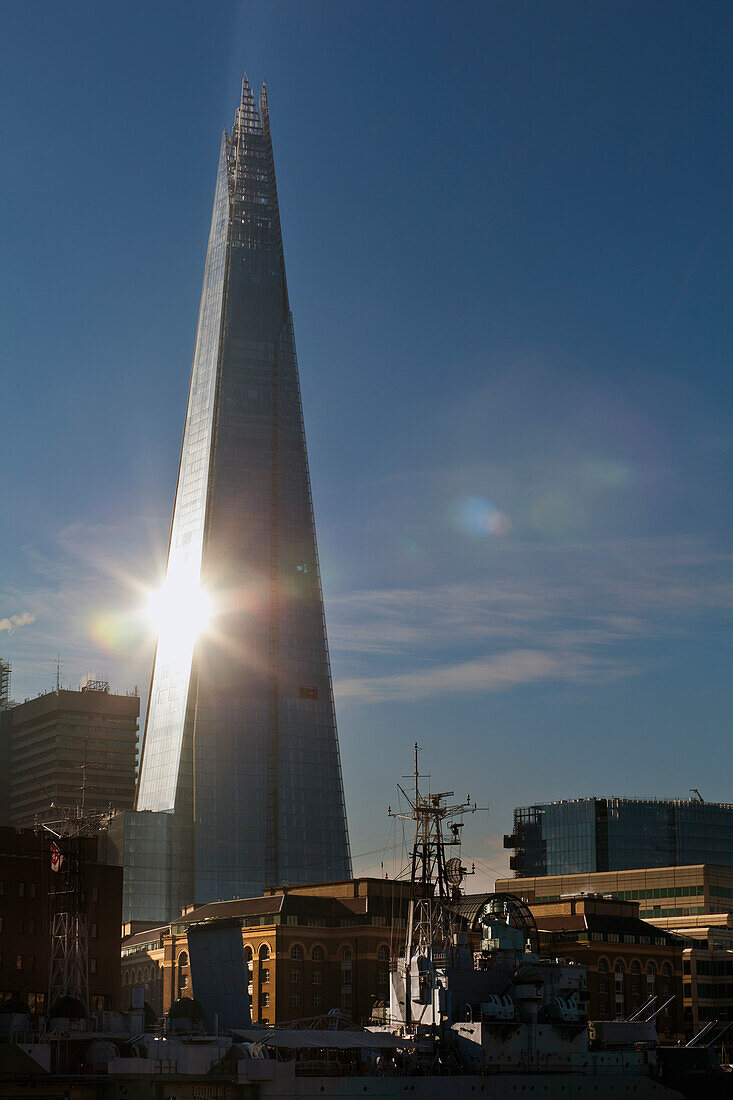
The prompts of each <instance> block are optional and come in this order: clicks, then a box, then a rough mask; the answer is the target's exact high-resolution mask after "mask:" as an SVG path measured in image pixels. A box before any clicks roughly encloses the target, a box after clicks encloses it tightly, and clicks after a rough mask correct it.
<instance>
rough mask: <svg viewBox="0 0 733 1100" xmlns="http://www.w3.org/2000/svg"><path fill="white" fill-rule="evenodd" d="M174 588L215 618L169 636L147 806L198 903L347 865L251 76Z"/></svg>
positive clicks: (218, 216)
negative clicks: (168, 821)
mask: <svg viewBox="0 0 733 1100" xmlns="http://www.w3.org/2000/svg"><path fill="white" fill-rule="evenodd" d="M166 586H168V588H169V591H170V592H171V593H173V594H175V593H180V598H181V599H182V600H184V601H185V600H186V598H187V593H189V592H197V591H198V590H199V588H200V590H202V591H204V592H205V593H206V595H207V597H208V598H209V599H210V601H211V604H212V608H213V620H212V622H211V624H210V626H209V628H208V629H207V630H206V631H205V632H204V633H203V634H201V635H200V636H199V637H198V638H196V639H194V638H193V637H192V638H191V639H190V640H187V639H186V638H185V637H182V636H181V635H180V633H179V634H175V633H172V634H170V635H168V634H166V633H165V632H164V631H161V635H160V637H159V641H158V647H157V653H156V659H155V666H154V671H153V678H152V685H151V694H150V703H149V708H148V715H147V723H146V729H145V737H144V743H143V753H142V761H141V767H140V779H139V787H138V797H137V809H138V810H139V811H158V812H163V813H167V814H172V815H174V816H175V819H176V821H177V828H179V829H180V832H181V836H183V837H188V838H189V841H190V865H191V866H190V878H191V882H190V900H196V901H197V902H206V901H212V900H216V899H221V898H230V897H244V896H249V895H253V894H258V893H260V892H261V891H262V889H263V887H265V886H274V885H279V884H280V883H287V882H291V883H293V882H314V881H318V880H328V879H338V878H346V877H348V876H349V875H350V873H351V861H350V855H349V845H348V836H347V828H346V815H345V808H344V798H343V786H342V779H341V766H340V760H339V747H338V738H337V733H336V722H335V712H334V704H333V692H332V687H331V673H330V665H329V659H328V647H327V641H326V629H325V619H324V613H323V598H322V592H321V581H320V571H319V565H318V555H317V549H316V537H315V525H314V519H313V506H312V500H311V491H310V480H309V474H308V462H307V455H306V445H305V433H304V427H303V416H302V409H301V402H300V384H299V378H298V366H297V360H296V353H295V341H294V336H293V325H292V317H291V314H290V309H289V304H288V292H287V284H286V279H285V267H284V260H283V247H282V237H281V230H280V216H279V210H278V200H277V189H276V184H275V172H274V166H273V155H272V143H271V138H270V127H269V114H268V110H267V100H266V95H265V91H264V88H263V91H262V94H261V96H260V104H259V109H257V108H256V106H255V102H254V98H253V95H252V92H251V89H250V87H249V84H248V83H247V81H246V79H245V81H244V83H243V88H242V99H241V104H240V106H239V108H238V109H237V112H236V116H235V121H234V126H233V129H232V133H231V135H227V134H226V133H225V134H224V136H223V139H222V146H221V154H220V159H219V169H218V175H217V183H216V192H215V198H214V211H213V217H212V223H211V232H210V236H209V244H208V250H207V257H206V269H205V275H204V287H203V293H202V299H201V308H200V313H199V325H198V333H197V338H196V350H195V355H194V364H193V371H192V375H191V384H190V391H189V400H188V409H187V413H186V424H185V430H184V437H183V447H182V452H181V462H180V471H179V477H178V486H177V490H176V500H175V507H174V514H173V524H172V528H171V541H170V549H169V555H168V564H167V573H166ZM171 873H175V874H179V871H176V870H175V869H174V870H173V871H172V872H171ZM132 874H133V877H134V867H133V868H132ZM186 874H189V872H185V873H184V878H185V877H186ZM179 877H180V874H179ZM183 892H184V893H186V892H187V891H186V889H185V888H184V891H183Z"/></svg>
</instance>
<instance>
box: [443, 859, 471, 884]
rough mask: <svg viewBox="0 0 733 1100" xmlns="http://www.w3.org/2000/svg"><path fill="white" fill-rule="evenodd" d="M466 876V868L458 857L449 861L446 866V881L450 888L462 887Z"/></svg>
mask: <svg viewBox="0 0 733 1100" xmlns="http://www.w3.org/2000/svg"><path fill="white" fill-rule="evenodd" d="M465 874H466V871H465V868H464V867H462V866H461V861H460V859H458V857H457V856H453V858H452V859H449V860H448V862H447V863H446V865H445V881H446V882H447V883H448V885H449V886H460V885H461V883H462V882H463V878H464V876H465Z"/></svg>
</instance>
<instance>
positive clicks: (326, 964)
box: [122, 878, 409, 1024]
mask: <svg viewBox="0 0 733 1100" xmlns="http://www.w3.org/2000/svg"><path fill="white" fill-rule="evenodd" d="M408 894H409V886H408V884H406V883H401V882H393V881H391V880H388V879H372V878H361V879H347V880H345V881H343V882H334V883H322V884H316V885H312V886H311V885H309V886H286V887H282V888H278V889H276V890H271V891H269V892H268V893H266V894H265V895H264V896H262V897H257V898H246V899H241V900H235V901H223V902H212V903H211V904H209V905H204V906H199V907H198V908H197V907H193V906H192V907H190V908H189V909H187V910H186V911H185V912H184V913H183V914H182V915H181V917H180V918H179V919H178V920H176V921H173V922H172V923H171V924H170V925H162V926H157V927H151V928H148V929H135V928H134V926H133V927H130V928H129V934H128V935H127V936H125V938H124V939H123V941H122V991H123V992H122V1001H123V1004H129V1003H130V1001H131V997H132V993H131V990H132V989H133V988H134V987H135V986H142V987H143V988H144V991H145V999H146V1000H147V1001H148V1003H149V1004H150V1005H151V1007H152V1008H153V1009H154V1010H155V1011H156V1013H162V1012H167V1011H168V1009H169V1008H170V1006H171V1004H173V1002H174V1001H176V1000H177V999H178V998H179V997H190V996H195V995H196V990H195V987H194V985H193V983H192V980H191V971H190V966H189V959H188V942H187V938H186V933H187V930H188V928H189V926H190V925H191V924H197V923H200V922H202V921H211V920H217V919H231V918H232V917H234V918H237V919H239V920H241V922H242V941H243V944H244V952H245V959H246V961H247V966H248V970H249V976H250V982H249V993H250V998H251V1005H252V1019H253V1020H255V1021H261V1022H263V1023H268V1024H273V1023H275V1022H278V1023H279V1022H284V1021H287V1020H293V1019H300V1018H304V1017H310V1016H318V1015H321V1014H322V1013H325V1012H328V1011H329V1009H333V1008H336V1009H339V1010H340V1011H341V1012H343V1013H344V1014H345V1015H347V1016H350V1017H351V1018H352V1019H354V1020H356V1021H363V1020H367V1019H369V1017H370V1016H371V1014H372V1010H373V1007H374V1004H375V1003H377V1002H380V1001H381V1002H384V1001H387V1000H388V999H389V959H390V955H391V954H393V953H394V951H395V949H396V948H397V947H398V946H401V931H402V929H404V927H405V925H406V915H407V901H408ZM395 935H397V936H398V937H399V941H400V942H399V944H397V943H395V942H393V937H394V936H395Z"/></svg>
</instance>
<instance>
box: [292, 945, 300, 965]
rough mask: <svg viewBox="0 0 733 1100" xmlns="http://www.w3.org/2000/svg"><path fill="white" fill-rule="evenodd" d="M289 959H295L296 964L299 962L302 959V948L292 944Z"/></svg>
mask: <svg viewBox="0 0 733 1100" xmlns="http://www.w3.org/2000/svg"><path fill="white" fill-rule="evenodd" d="M290 958H291V959H295V960H296V962H300V961H301V960H302V958H303V948H302V947H301V946H300V944H299V943H294V944H293V946H292V947H291V948H290Z"/></svg>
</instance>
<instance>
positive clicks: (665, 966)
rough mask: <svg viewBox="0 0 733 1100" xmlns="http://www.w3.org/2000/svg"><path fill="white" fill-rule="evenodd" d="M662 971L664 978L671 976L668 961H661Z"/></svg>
mask: <svg viewBox="0 0 733 1100" xmlns="http://www.w3.org/2000/svg"><path fill="white" fill-rule="evenodd" d="M662 973H663V974H664V976H665V978H671V977H672V967H671V966H670V964H669V963H662Z"/></svg>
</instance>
